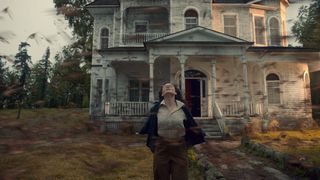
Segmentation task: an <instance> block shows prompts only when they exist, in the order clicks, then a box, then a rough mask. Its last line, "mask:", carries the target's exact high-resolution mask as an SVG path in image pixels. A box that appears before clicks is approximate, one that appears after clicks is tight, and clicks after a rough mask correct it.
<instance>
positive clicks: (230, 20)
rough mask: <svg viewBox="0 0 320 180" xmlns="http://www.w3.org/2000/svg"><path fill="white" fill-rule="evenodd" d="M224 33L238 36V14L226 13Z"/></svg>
mask: <svg viewBox="0 0 320 180" xmlns="http://www.w3.org/2000/svg"><path fill="white" fill-rule="evenodd" d="M223 23H224V33H226V34H229V35H231V36H237V16H236V15H224V16H223Z"/></svg>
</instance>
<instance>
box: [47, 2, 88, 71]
mask: <svg viewBox="0 0 320 180" xmlns="http://www.w3.org/2000/svg"><path fill="white" fill-rule="evenodd" d="M92 1H93V0H53V2H54V3H55V7H56V8H57V13H58V14H63V15H64V17H65V19H66V20H67V21H68V23H69V26H70V27H71V28H72V30H73V34H74V35H75V38H76V39H77V41H76V42H74V43H73V45H72V47H73V48H78V50H79V53H80V54H81V55H82V56H83V60H84V61H85V63H86V64H85V65H86V66H88V68H89V67H90V64H91V51H92V35H93V17H92V16H91V15H90V14H89V12H88V11H87V9H85V6H86V5H87V4H89V3H90V2H92Z"/></svg>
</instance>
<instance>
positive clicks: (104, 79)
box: [101, 60, 109, 115]
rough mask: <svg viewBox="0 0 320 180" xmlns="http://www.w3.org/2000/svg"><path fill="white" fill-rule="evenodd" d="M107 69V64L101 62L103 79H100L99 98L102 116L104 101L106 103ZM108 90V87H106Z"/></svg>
mask: <svg viewBox="0 0 320 180" xmlns="http://www.w3.org/2000/svg"><path fill="white" fill-rule="evenodd" d="M107 67H108V63H107V61H105V60H104V61H103V63H102V69H103V78H102V96H101V112H102V115H104V114H105V103H106V102H105V101H106V96H107V95H106V77H107ZM108 88H109V87H108Z"/></svg>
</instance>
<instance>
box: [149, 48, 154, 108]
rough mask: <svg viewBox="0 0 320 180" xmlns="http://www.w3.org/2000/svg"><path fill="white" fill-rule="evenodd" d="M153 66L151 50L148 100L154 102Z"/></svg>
mask: <svg viewBox="0 0 320 180" xmlns="http://www.w3.org/2000/svg"><path fill="white" fill-rule="evenodd" d="M153 66H154V56H152V55H151V52H150V54H149V84H150V85H149V102H151V103H153V102H154V72H153Z"/></svg>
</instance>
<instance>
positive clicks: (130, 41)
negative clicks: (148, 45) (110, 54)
mask: <svg viewBox="0 0 320 180" xmlns="http://www.w3.org/2000/svg"><path fill="white" fill-rule="evenodd" d="M166 35H168V33H131V34H123V35H122V42H123V44H124V45H139V44H141V45H142V43H143V42H146V41H150V40H152V39H156V38H160V37H163V36H166Z"/></svg>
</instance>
